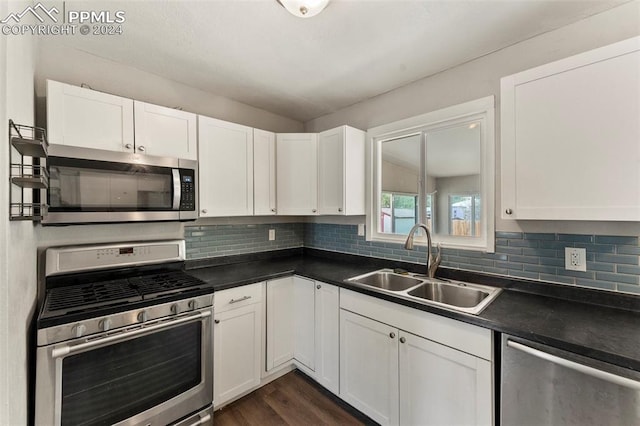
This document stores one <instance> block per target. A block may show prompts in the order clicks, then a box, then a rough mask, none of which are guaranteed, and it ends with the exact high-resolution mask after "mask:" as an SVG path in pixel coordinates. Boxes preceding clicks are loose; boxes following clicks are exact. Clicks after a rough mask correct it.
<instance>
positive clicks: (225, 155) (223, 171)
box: [198, 116, 253, 217]
mask: <svg viewBox="0 0 640 426" xmlns="http://www.w3.org/2000/svg"><path fill="white" fill-rule="evenodd" d="M198 120H199V122H198V124H199V125H198V135H199V138H198V140H199V150H198V152H199V156H198V160H199V162H198V164H199V166H198V170H199V173H200V180H199V182H200V191H199V193H200V209H201V210H200V217H212V216H251V215H253V129H252V128H251V127H247V126H242V125H240V124H235V123H229V122H226V121H222V120H216V119H214V118H209V117H203V116H199V117H198Z"/></svg>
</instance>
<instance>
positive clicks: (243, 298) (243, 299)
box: [229, 296, 251, 304]
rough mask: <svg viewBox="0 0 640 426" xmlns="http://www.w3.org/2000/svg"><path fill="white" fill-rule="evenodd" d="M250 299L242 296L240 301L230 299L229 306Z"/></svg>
mask: <svg viewBox="0 0 640 426" xmlns="http://www.w3.org/2000/svg"><path fill="white" fill-rule="evenodd" d="M249 299H251V296H242V297H241V298H240V299H231V300H229V304H232V303H238V302H243V301H245V300H249Z"/></svg>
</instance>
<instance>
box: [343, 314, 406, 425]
mask: <svg viewBox="0 0 640 426" xmlns="http://www.w3.org/2000/svg"><path fill="white" fill-rule="evenodd" d="M340 397H341V398H342V399H344V400H345V401H346V402H347V403H349V404H351V405H353V406H354V407H355V408H357V409H358V410H360V411H362V412H363V413H365V414H366V415H368V416H369V417H371V418H372V419H373V420H375V421H376V422H378V423H380V424H381V425H389V424H398V421H399V415H398V409H399V407H398V405H399V401H398V330H397V329H395V328H393V327H390V326H388V325H386V324H383V323H380V322H377V321H373V320H371V319H369V318H365V317H362V316H360V315H356V314H354V313H351V312H349V311H345V310H344V309H341V310H340Z"/></svg>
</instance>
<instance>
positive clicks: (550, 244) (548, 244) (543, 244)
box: [538, 241, 573, 250]
mask: <svg viewBox="0 0 640 426" xmlns="http://www.w3.org/2000/svg"><path fill="white" fill-rule="evenodd" d="M538 247H540V248H541V249H553V250H564V248H565V247H573V244H570V243H567V242H564V241H540V244H539V245H538Z"/></svg>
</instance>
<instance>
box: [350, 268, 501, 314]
mask: <svg viewBox="0 0 640 426" xmlns="http://www.w3.org/2000/svg"><path fill="white" fill-rule="evenodd" d="M345 282H348V283H350V284H354V285H357V286H360V287H364V288H368V289H371V290H374V291H379V292H382V293H387V294H393V295H394V296H397V297H400V298H404V299H409V300H412V301H414V302H418V303H423V304H426V305H435V306H440V307H443V308H447V309H452V310H456V311H462V312H466V313H470V314H474V315H477V314H479V313H480V312H481V311H482V310H483V309H484V308H486V307H487V306H488V305H489V303H491V302H492V301H493V299H495V298H496V297H497V296H498V294H499V293H500V289H499V288H496V287H489V286H484V285H479V284H469V283H464V282H460V281H442V280H438V279H436V278H428V277H425V276H424V275H422V276H421V275H419V274H406V273H405V274H399V273H396V272H394V271H393V270H392V269H381V270H379V271H374V272H370V273H368V274H364V275H359V276H357V277H353V278H349V279H347V280H345Z"/></svg>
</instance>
